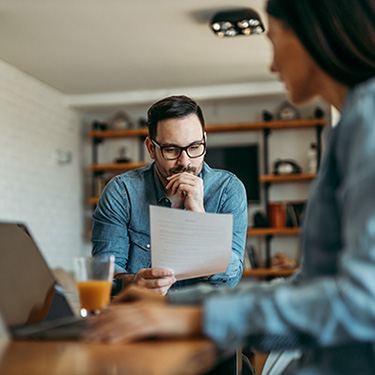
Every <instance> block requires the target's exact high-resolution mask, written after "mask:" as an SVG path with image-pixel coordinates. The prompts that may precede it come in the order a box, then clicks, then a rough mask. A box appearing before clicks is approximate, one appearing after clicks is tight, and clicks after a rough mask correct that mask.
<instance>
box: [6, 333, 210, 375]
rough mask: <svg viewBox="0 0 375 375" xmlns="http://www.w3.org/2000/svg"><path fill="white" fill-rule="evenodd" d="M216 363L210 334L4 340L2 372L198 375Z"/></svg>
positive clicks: (32, 374)
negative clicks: (134, 339) (107, 340)
mask: <svg viewBox="0 0 375 375" xmlns="http://www.w3.org/2000/svg"><path fill="white" fill-rule="evenodd" d="M215 362H216V350H215V346H214V344H213V343H212V342H211V341H209V340H206V339H191V340H152V341H143V342H138V343H132V344H116V345H110V344H88V343H83V342H73V341H12V340H6V339H0V374H1V375H26V374H27V375H198V374H202V373H204V372H206V371H209V370H210V369H211V368H212V367H213V366H214V365H215Z"/></svg>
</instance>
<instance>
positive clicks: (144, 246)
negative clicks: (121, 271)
mask: <svg viewBox="0 0 375 375" xmlns="http://www.w3.org/2000/svg"><path fill="white" fill-rule="evenodd" d="M129 239H130V249H129V273H137V272H138V271H139V270H140V269H141V268H150V267H151V246H150V235H149V234H147V233H143V232H138V231H136V230H133V229H131V228H129Z"/></svg>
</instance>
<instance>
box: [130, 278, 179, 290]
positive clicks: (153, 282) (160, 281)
mask: <svg viewBox="0 0 375 375" xmlns="http://www.w3.org/2000/svg"><path fill="white" fill-rule="evenodd" d="M175 282H176V279H175V277H174V276H170V277H162V278H157V279H139V280H137V281H136V284H137V285H139V286H141V287H143V288H147V289H157V288H162V287H170V286H171V285H172V284H173V283H175Z"/></svg>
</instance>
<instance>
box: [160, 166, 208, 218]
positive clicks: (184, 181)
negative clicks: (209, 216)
mask: <svg viewBox="0 0 375 375" xmlns="http://www.w3.org/2000/svg"><path fill="white" fill-rule="evenodd" d="M167 179H168V180H169V182H168V184H167V185H166V187H165V188H166V189H167V190H171V192H172V195H175V194H176V193H177V194H178V195H179V196H180V198H181V199H183V198H185V201H184V206H185V208H186V209H187V210H189V211H195V212H205V209H204V205H203V180H202V179H201V178H200V177H198V176H195V175H194V174H192V173H189V172H182V173H176V174H173V175H172V176H169V177H167Z"/></svg>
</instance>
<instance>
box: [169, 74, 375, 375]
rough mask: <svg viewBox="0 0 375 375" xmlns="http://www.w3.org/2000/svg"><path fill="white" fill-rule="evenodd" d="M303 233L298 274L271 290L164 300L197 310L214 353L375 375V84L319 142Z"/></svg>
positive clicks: (191, 291)
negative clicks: (290, 358)
mask: <svg viewBox="0 0 375 375" xmlns="http://www.w3.org/2000/svg"><path fill="white" fill-rule="evenodd" d="M326 137H327V138H326V140H327V141H326V151H325V154H324V157H323V160H322V164H321V168H320V170H319V173H318V176H317V178H316V179H315V181H314V182H313V185H312V187H311V190H310V197H309V201H308V205H307V210H306V212H305V215H304V222H303V228H302V254H303V262H302V267H301V270H300V271H299V273H298V274H296V275H295V277H294V278H291V279H289V280H287V281H285V282H281V283H276V284H274V285H265V284H259V283H258V284H249V283H240V284H239V285H238V287H237V288H235V289H234V290H233V291H227V290H223V289H217V290H212V289H210V288H208V287H207V286H201V287H199V288H198V289H197V288H186V289H184V290H183V291H181V292H180V293H173V292H172V293H170V294H169V297H168V298H169V300H170V302H172V303H200V302H202V301H204V302H203V306H204V307H203V308H204V316H203V329H204V332H205V334H206V335H207V336H208V337H210V338H211V339H212V340H214V341H215V342H216V343H217V344H218V345H219V346H221V347H225V348H227V349H228V348H231V349H235V348H238V347H240V346H246V345H250V346H254V347H256V348H258V349H260V350H262V351H267V352H268V351H270V350H286V349H296V348H299V349H302V357H301V358H300V359H299V360H298V363H297V364H296V366H297V368H298V369H299V370H298V369H297V371H296V372H294V374H306V375H307V374H319V375H325V374H340V375H353V374H361V375H370V374H374V373H375V78H373V79H371V80H369V81H367V82H364V83H362V84H359V85H357V86H356V87H354V88H353V89H351V90H350V92H349V93H348V94H347V97H346V100H345V104H344V107H343V109H342V112H341V120H340V122H339V123H338V125H337V126H336V127H335V128H330V129H328V131H327V134H326Z"/></svg>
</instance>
